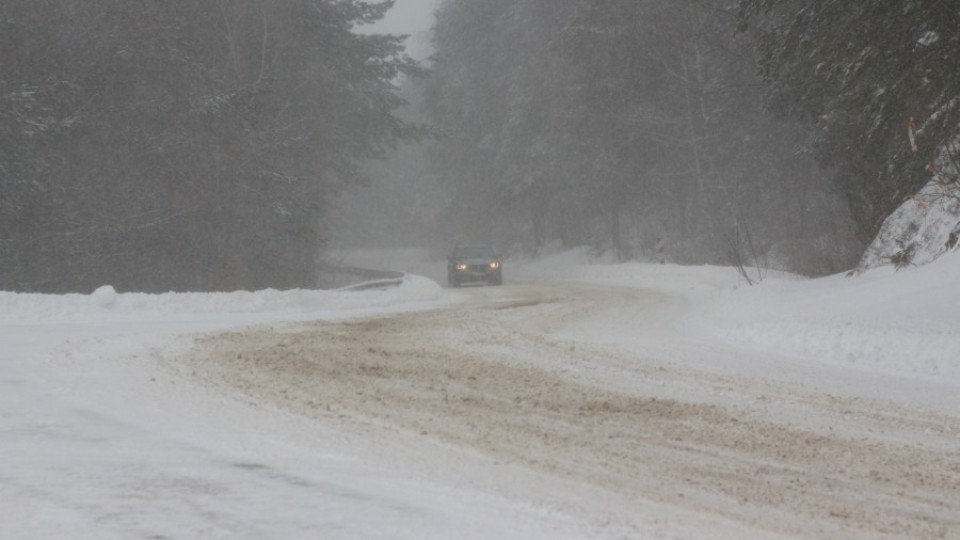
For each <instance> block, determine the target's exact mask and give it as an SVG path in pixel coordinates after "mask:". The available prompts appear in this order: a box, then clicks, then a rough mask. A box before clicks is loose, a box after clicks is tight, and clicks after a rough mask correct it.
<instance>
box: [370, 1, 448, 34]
mask: <svg viewBox="0 0 960 540" xmlns="http://www.w3.org/2000/svg"><path fill="white" fill-rule="evenodd" d="M439 4H440V0H397V3H396V4H395V5H394V6H393V9H391V10H390V11H389V12H387V16H386V17H385V18H384V19H383V20H382V21H380V22H379V23H378V24H375V25H373V27H372V28H375V29H376V31H377V32H382V33H386V34H415V33H417V32H423V31H426V30H429V29H430V27H431V26H433V11H434V10H435V9H436V8H437V6H438V5H439Z"/></svg>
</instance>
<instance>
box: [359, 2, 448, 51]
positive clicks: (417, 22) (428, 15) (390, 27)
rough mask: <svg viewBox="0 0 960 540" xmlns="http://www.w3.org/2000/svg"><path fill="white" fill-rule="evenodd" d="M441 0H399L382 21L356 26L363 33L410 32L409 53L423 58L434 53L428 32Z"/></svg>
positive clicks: (408, 40)
mask: <svg viewBox="0 0 960 540" xmlns="http://www.w3.org/2000/svg"><path fill="white" fill-rule="evenodd" d="M440 1H441V0H397V3H396V4H394V6H393V9H391V10H390V11H388V12H387V16H386V17H384V18H383V20H382V21H380V22H378V23H377V24H374V25H372V26H361V27H358V28H356V30H357V31H358V32H362V33H377V34H409V35H410V36H411V37H410V38H409V39H407V53H408V54H409V55H410V56H412V57H413V58H416V59H418V60H422V59H424V58H426V57H428V56H430V54H431V53H432V47H431V43H430V40H429V36H428V35H427V33H426V32H428V31H429V30H430V28H431V27H432V26H433V12H434V10H435V9H437V6H439V5H440Z"/></svg>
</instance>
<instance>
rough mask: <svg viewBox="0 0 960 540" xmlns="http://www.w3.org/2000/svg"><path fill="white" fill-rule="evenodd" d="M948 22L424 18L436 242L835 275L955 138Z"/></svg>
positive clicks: (825, 1)
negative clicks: (438, 222) (437, 193)
mask: <svg viewBox="0 0 960 540" xmlns="http://www.w3.org/2000/svg"><path fill="white" fill-rule="evenodd" d="M741 4H743V5H742V6H741ZM826 6H829V9H827V7H826ZM936 6H939V11H938V10H937V9H935V8H936ZM814 8H816V9H814ZM811 10H814V11H811ZM818 10H819V11H818ZM814 12H815V14H811V13H814ZM957 13H958V8H957V7H956V5H955V4H954V3H952V2H935V1H933V0H929V1H927V2H923V1H920V0H917V1H914V2H903V1H897V2H876V1H875V0H862V1H849V0H842V1H841V0H780V1H775V0H755V1H744V2H741V1H740V0H642V1H638V0H603V1H599V0H598V1H590V2H584V1H581V0H485V1H483V2H476V1H472V0H446V1H445V2H444V3H443V4H442V7H441V9H440V11H439V13H438V22H437V26H436V29H435V44H436V65H435V68H434V73H433V76H432V78H431V79H430V81H429V86H428V89H427V91H426V95H425V99H424V102H425V103H426V105H427V107H428V108H429V110H430V112H431V113H432V115H433V118H434V119H435V122H436V123H437V124H438V125H439V126H440V127H441V128H443V129H445V130H446V131H447V133H448V137H447V138H445V139H444V140H443V141H441V142H440V143H439V144H438V145H437V147H436V148H434V149H433V157H434V161H435V164H436V172H437V174H438V175H439V176H440V177H442V178H445V179H446V180H447V183H448V188H449V189H450V193H451V200H452V202H451V205H450V208H449V212H448V215H447V216H446V217H445V219H444V225H445V227H446V228H447V230H448V232H449V236H450V237H476V235H477V233H481V234H486V233H489V234H490V237H492V238H493V239H494V240H495V241H497V242H499V243H501V244H506V245H510V246H516V247H522V248H524V249H527V250H533V251H535V250H536V249H538V248H539V247H540V246H541V245H543V244H544V243H546V242H562V243H564V244H567V245H576V244H589V245H594V246H596V247H598V248H603V249H611V248H612V249H615V250H616V251H617V252H618V253H620V255H621V256H623V257H637V256H642V255H644V254H645V253H647V252H649V251H652V250H653V249H654V246H656V245H657V244H658V242H660V243H665V246H666V250H667V253H668V254H669V256H670V257H671V258H672V259H673V260H676V261H679V262H701V263H703V262H706V263H713V262H718V263H731V262H733V263H735V264H736V263H742V262H744V261H746V260H749V259H754V258H758V257H760V258H763V257H765V258H766V259H767V262H768V263H769V264H772V265H776V266H780V267H782V268H786V269H790V270H793V271H799V272H803V273H808V274H822V273H827V272H834V271H837V270H841V269H845V268H849V267H850V266H852V265H853V264H854V263H855V262H856V260H857V257H858V256H859V255H860V253H861V251H862V249H863V247H864V245H865V243H866V242H869V240H870V239H871V238H872V236H873V235H874V234H875V233H876V231H877V229H878V227H879V225H880V222H881V221H882V219H883V217H884V216H885V215H887V214H888V213H889V212H890V210H892V209H893V208H895V207H896V206H897V205H898V204H900V203H901V202H903V200H904V198H905V197H906V196H908V195H909V194H911V193H913V192H915V190H916V188H917V187H919V186H920V185H922V184H923V183H924V182H925V181H926V179H927V178H928V175H927V174H926V173H925V172H924V169H925V166H923V165H922V163H924V162H927V163H929V162H930V161H931V159H932V156H933V154H934V152H936V151H937V149H938V148H939V149H942V148H943V147H944V146H943V145H944V143H945V142H947V140H948V137H949V135H955V134H956V131H957V130H956V125H957V118H956V116H955V112H956V109H957V103H956V102H957V101H958V98H957V96H958V95H960V94H958V92H957V91H956V90H955V89H954V88H952V87H949V86H945V85H944V84H942V83H943V82H944V81H943V79H944V78H945V76H946V75H945V74H947V73H950V74H951V75H952V76H953V77H956V75H955V70H952V72H951V70H950V69H947V66H949V65H952V66H954V67H956V65H957V58H958V55H957V54H956V50H955V49H956V32H955V31H954V30H950V28H954V29H955V28H957V27H960V26H958V25H957V24H956V17H957V16H958V15H957ZM904 14H907V15H908V16H907V17H904ZM854 30H856V31H855V32H854ZM951 33H952V34H953V35H950V34H951ZM894 36H895V37H894ZM948 37H949V42H950V43H949V44H948V43H947V41H948V39H947V38H948ZM848 39H849V40H850V41H849V42H848V41H845V40H848ZM933 49H936V51H934V50H933ZM814 53H815V54H814ZM895 55H899V56H896V57H895ZM938 55H942V56H938ZM919 56H922V57H923V58H924V60H923V64H922V65H921V64H918V63H916V62H917V60H918V57H919ZM937 58H940V60H939V61H940V62H941V64H940V65H939V67H940V68H942V69H939V70H938V71H937V73H936V74H933V73H931V71H930V70H933V69H935V68H937V61H938V60H935V59H937ZM951 61H952V64H951V63H950V62H951ZM857 62H866V63H869V68H868V69H867V68H865V69H862V70H860V71H859V72H858V71H856V69H855V68H856V66H857V65H858V64H857ZM758 66H760V67H762V69H759V68H758ZM824 66H827V68H826V69H828V70H829V71H828V72H827V73H824V71H823V70H824V69H825V68H824ZM843 74H846V75H845V76H846V78H844V75H843ZM927 83H929V86H928V87H924V88H923V89H922V90H920V89H919V88H918V87H922V86H924V85H925V84H927ZM871 91H872V92H873V93H872V94H871V93H870V92H871ZM938 92H939V93H940V94H938ZM951 99H952V100H953V103H952V105H950V100H951ZM864 100H866V101H864ZM938 104H939V105H941V107H940V109H937V105H938ZM950 107H952V108H951V109H950V110H951V112H950V113H949V115H948V114H946V112H943V113H941V117H939V119H938V120H937V122H936V123H937V125H938V126H941V127H944V126H945V127H946V128H948V129H946V130H941V131H939V132H938V133H937V136H936V137H932V139H933V140H931V141H929V144H928V146H926V147H925V149H924V150H922V151H921V153H919V154H912V153H910V152H908V145H907V143H906V138H907V123H908V119H909V117H910V116H916V117H917V120H918V121H921V120H926V119H929V118H932V117H934V116H935V115H936V114H937V112H936V111H937V110H941V111H945V109H947V108H950ZM924 127H925V128H926V129H927V131H926V133H928V134H930V135H931V136H932V131H931V130H932V127H933V126H932V125H931V122H925V123H924ZM907 154H910V155H907ZM878 180H879V181H878Z"/></svg>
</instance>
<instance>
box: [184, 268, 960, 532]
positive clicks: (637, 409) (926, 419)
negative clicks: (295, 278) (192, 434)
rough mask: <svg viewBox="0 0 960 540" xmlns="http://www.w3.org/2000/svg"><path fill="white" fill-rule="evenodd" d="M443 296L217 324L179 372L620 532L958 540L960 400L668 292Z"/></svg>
mask: <svg viewBox="0 0 960 540" xmlns="http://www.w3.org/2000/svg"><path fill="white" fill-rule="evenodd" d="M447 294H448V295H454V296H455V298H456V300H457V301H456V302H454V303H451V304H449V305H446V306H444V307H442V308H439V309H436V310H432V311H426V312H419V313H407V314H401V315H392V316H383V317H377V318H369V319H358V320H352V321H345V322H313V323H300V324H295V325H291V326H286V327H281V328H263V329H253V330H245V331H239V332H228V333H223V334H215V335H209V336H206V337H204V338H202V339H200V340H198V342H197V346H196V347H195V348H194V349H193V350H192V352H191V354H189V355H187V356H184V357H182V358H180V359H178V361H177V362H174V363H172V364H170V366H169V367H170V369H172V370H175V371H176V373H178V374H179V375H182V376H183V377H189V378H191V379H192V380H196V381H201V382H202V384H204V385H206V386H207V387H209V388H213V389H216V390H217V391H219V392H224V393H227V394H229V395H232V396H235V397H238V398H240V399H244V400H247V401H249V402H253V403H257V404H259V405H262V406H267V407H272V408H276V409H279V410H281V411H285V412H290V413H293V414H295V415H298V416H302V417H306V418H308V419H311V420H312V421H315V422H317V423H320V424H322V425H324V426H327V427H332V428H335V429H336V430H339V431H341V432H343V433H347V434H349V436H350V437H351V440H353V441H355V442H356V446H357V448H358V453H362V454H364V455H366V456H367V457H368V458H370V459H376V460H379V461H381V462H392V463H394V464H396V465H397V466H402V467H405V468H407V469H409V470H411V471H419V473H418V474H422V475H424V476H425V477H428V478H433V479H440V480H441V481H442V482H445V483H447V484H452V485H454V486H470V487H472V488H479V489H482V490H485V491H488V492H492V493H497V494H502V495H504V496H506V497H509V498H513V499H518V500H524V501H530V502H532V503H534V504H536V505H539V506H542V507H545V508H554V509H556V510H557V511H561V512H564V513H567V514H572V515H574V516H577V517H578V518H582V519H585V520H587V521H589V522H591V523H593V524H594V526H595V527H596V530H597V531H598V534H600V535H601V536H605V537H607V536H611V535H612V534H613V533H614V531H616V535H622V536H624V537H634V535H640V534H643V535H652V536H654V537H670V538H701V537H703V532H704V531H710V537H711V538H845V539H857V538H863V539H880V538H910V539H921V538H931V539H940V538H948V539H960V452H958V449H960V411H949V410H947V411H945V410H937V409H935V408H932V407H928V406H927V404H926V403H925V401H924V400H926V399H929V400H930V401H931V402H937V401H938V399H940V398H942V397H943V396H936V395H934V396H931V395H930V394H931V393H933V394H936V393H937V392H938V391H939V390H937V389H936V388H935V387H931V388H928V389H925V390H924V389H921V390H919V391H918V390H915V389H912V388H904V387H903V385H902V384H901V382H898V381H896V380H885V379H883V378H882V377H880V376H876V375H869V374H864V375H863V376H862V377H859V378H858V377H856V376H851V375H850V373H849V372H842V370H841V369H840V368H835V367H829V366H816V365H809V364H801V363H796V362H785V361H783V359H777V358H770V357H767V356H764V355H762V354H759V353H750V352H747V351H742V350H736V349H732V348H728V347H725V346H723V345H720V344H718V343H715V342H710V341H708V340H704V339H693V338H691V337H690V336H698V335H702V333H700V332H696V331H693V329H692V327H691V326H690V325H695V324H696V323H695V321H692V320H688V319H687V318H685V316H684V305H683V300H682V299H679V298H672V297H670V296H667V295H664V294H662V293H658V292H654V291H644V290H637V289H629V288H617V287H601V286H591V285H584V284H572V283H552V284H536V285H533V284H526V285H506V286H503V287H492V288H466V289H463V290H456V291H453V290H451V291H448V292H447ZM688 330H689V331H688ZM610 336H620V337H619V338H618V339H615V340H612V339H610ZM760 368H762V369H760ZM851 380H857V381H859V382H861V383H862V384H858V385H855V386H851V385H850V384H849V381H851ZM918 384H919V383H918ZM943 391H944V392H946V391H947V390H943ZM360 449H362V450H360Z"/></svg>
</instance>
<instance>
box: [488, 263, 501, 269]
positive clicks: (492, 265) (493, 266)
mask: <svg viewBox="0 0 960 540" xmlns="http://www.w3.org/2000/svg"><path fill="white" fill-rule="evenodd" d="M490 268H491V269H492V270H497V269H499V268H500V261H493V262H491V263H490Z"/></svg>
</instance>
